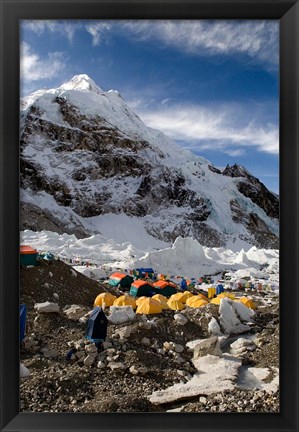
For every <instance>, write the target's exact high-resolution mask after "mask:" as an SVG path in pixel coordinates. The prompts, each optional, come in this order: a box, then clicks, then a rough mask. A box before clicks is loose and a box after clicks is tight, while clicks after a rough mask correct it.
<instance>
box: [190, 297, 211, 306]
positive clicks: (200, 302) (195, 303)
mask: <svg viewBox="0 0 299 432" xmlns="http://www.w3.org/2000/svg"><path fill="white" fill-rule="evenodd" d="M207 304H209V302H208V301H206V300H203V299H201V298H199V299H196V300H194V301H193V302H192V303H191V304H190V307H192V308H200V307H203V306H206V305H207Z"/></svg>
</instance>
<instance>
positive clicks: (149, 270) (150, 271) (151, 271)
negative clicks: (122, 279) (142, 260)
mask: <svg viewBox="0 0 299 432" xmlns="http://www.w3.org/2000/svg"><path fill="white" fill-rule="evenodd" d="M136 271H138V273H139V276H145V273H148V275H151V274H154V273H155V272H154V269H152V268H151V267H147V268H145V267H141V268H138V269H136Z"/></svg>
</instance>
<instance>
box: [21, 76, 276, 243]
mask: <svg viewBox="0 0 299 432" xmlns="http://www.w3.org/2000/svg"><path fill="white" fill-rule="evenodd" d="M20 127H21V131H20V155H21V160H20V170H21V229H32V230H37V231H39V230H43V229H46V228H47V229H51V230H54V231H57V232H61V233H62V232H66V233H70V234H71V233H74V234H75V235H76V236H78V237H86V236H90V235H92V234H93V233H96V232H97V230H96V227H95V226H94V225H93V219H94V217H97V216H101V215H104V214H108V213H114V214H121V213H125V214H126V215H128V216H132V217H138V218H142V221H143V223H144V226H145V229H146V230H147V231H148V232H149V233H150V234H151V235H153V236H154V237H156V238H159V239H163V240H165V241H169V242H173V241H174V240H175V238H176V237H178V236H183V237H187V236H192V237H194V238H195V239H197V240H198V241H199V242H200V243H201V244H202V245H205V246H211V247H213V246H215V247H220V246H225V245H226V244H227V243H228V242H229V241H232V242H234V241H237V240H238V239H242V240H244V241H247V242H248V243H251V244H254V245H256V246H258V247H265V248H278V226H279V200H278V197H277V196H276V195H275V194H272V193H271V192H270V191H268V189H267V188H266V187H265V186H264V185H263V184H262V183H261V182H260V181H259V180H258V179H257V178H255V177H254V176H252V175H251V174H250V173H249V172H248V171H247V170H246V169H245V168H243V167H240V166H238V165H234V166H232V167H230V166H227V167H226V168H225V169H224V170H222V171H221V170H219V169H218V168H216V167H214V166H213V164H211V163H210V162H209V161H207V160H205V159H204V158H201V157H198V156H196V155H194V154H192V153H191V152H188V151H186V150H183V149H182V148H181V147H179V146H178V145H177V144H175V143H173V142H172V141H171V140H170V139H169V138H168V137H166V136H165V135H164V134H163V133H161V132H160V131H155V130H153V129H151V128H148V127H146V126H145V125H144V124H143V122H142V121H141V119H140V118H139V117H138V116H136V114H135V113H133V112H132V110H131V109H130V108H129V107H128V106H127V105H126V103H125V102H124V100H123V99H122V97H121V96H120V94H119V93H118V92H117V91H108V92H103V91H102V90H101V89H100V88H99V87H98V86H97V85H96V84H95V83H94V81H93V80H92V79H91V78H89V77H88V76H87V75H77V76H75V77H74V78H73V79H72V80H71V81H70V82H69V83H66V84H63V85H62V86H61V87H59V88H58V89H52V90H39V91H37V92H35V93H33V94H32V95H30V96H28V97H27V98H25V99H23V100H22V101H21V125H20Z"/></svg>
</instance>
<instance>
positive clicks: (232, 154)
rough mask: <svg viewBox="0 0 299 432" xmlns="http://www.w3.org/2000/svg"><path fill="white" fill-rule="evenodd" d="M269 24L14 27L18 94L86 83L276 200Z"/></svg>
mask: <svg viewBox="0 0 299 432" xmlns="http://www.w3.org/2000/svg"><path fill="white" fill-rule="evenodd" d="M278 47H279V23H278V21H269V20H267V21H258V20H255V21H247V20H246V21H245V20H243V21H241V20H230V21H222V20H221V21H220V20H216V21H210V20H196V21H193V20H190V21H180V20H177V21H163V20H162V21H153V20H143V21H128V20H123V21H116V20H106V21H71V20H68V21H22V22H21V70H20V75H21V93H22V95H27V94H29V93H31V92H33V91H35V90H37V89H39V88H42V87H46V88H55V87H58V86H60V85H61V84H62V83H64V82H67V81H69V80H70V79H71V78H72V77H73V76H74V75H77V74H80V73H85V74H87V75H89V76H90V77H91V78H92V79H93V80H94V81H95V82H96V83H97V85H98V86H99V87H101V88H102V89H103V90H104V91H107V90H110V89H114V90H118V91H119V92H120V93H121V95H122V96H123V98H124V99H125V100H126V102H127V103H128V105H129V106H130V107H131V108H132V109H133V110H134V111H135V112H136V113H137V114H138V115H139V116H140V117H141V119H142V120H143V121H144V123H145V124H147V125H148V126H151V127H154V128H156V129H160V130H162V131H163V132H165V133H166V134H167V135H168V136H170V137H171V138H172V139H173V140H175V141H177V142H178V143H179V144H180V145H182V146H183V147H186V148H188V149H190V150H192V151H193V152H195V153H196V154H198V155H201V156H203V157H206V158H207V159H209V160H210V161H211V162H212V163H213V164H214V165H216V166H218V167H224V166H226V164H230V165H231V164H234V163H238V164H241V165H244V166H245V167H246V168H247V169H249V171H251V172H252V174H253V175H255V176H256V177H258V178H259V179H260V180H261V181H262V182H263V183H264V184H265V185H266V186H267V187H268V188H269V189H270V190H272V191H273V192H276V193H278V192H279V185H278V184H279V173H278V171H279V124H278V123H279V116H278V112H279V107H278V103H279V97H278V86H279V74H278V69H279V67H278V66H279V54H278V50H279V48H278Z"/></svg>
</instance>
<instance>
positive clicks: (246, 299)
mask: <svg viewBox="0 0 299 432" xmlns="http://www.w3.org/2000/svg"><path fill="white" fill-rule="evenodd" d="M236 301H238V302H241V303H243V304H244V305H245V306H247V307H248V308H250V309H256V305H255V303H254V301H253V300H252V299H251V298H249V297H240V298H239V299H236Z"/></svg>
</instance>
